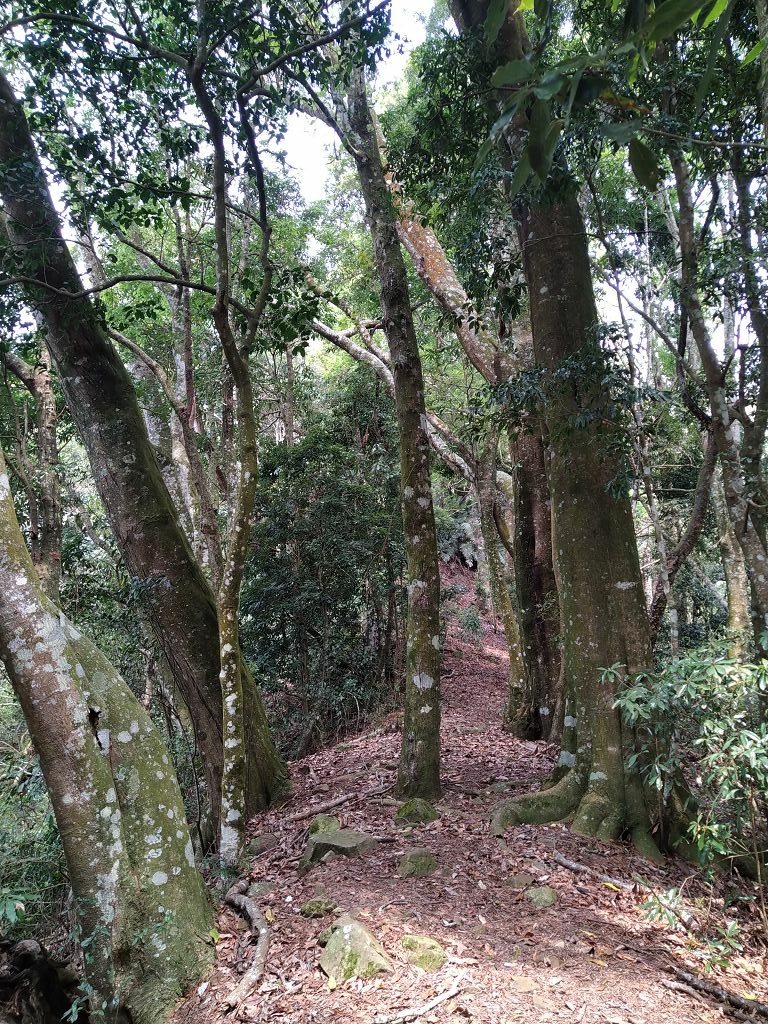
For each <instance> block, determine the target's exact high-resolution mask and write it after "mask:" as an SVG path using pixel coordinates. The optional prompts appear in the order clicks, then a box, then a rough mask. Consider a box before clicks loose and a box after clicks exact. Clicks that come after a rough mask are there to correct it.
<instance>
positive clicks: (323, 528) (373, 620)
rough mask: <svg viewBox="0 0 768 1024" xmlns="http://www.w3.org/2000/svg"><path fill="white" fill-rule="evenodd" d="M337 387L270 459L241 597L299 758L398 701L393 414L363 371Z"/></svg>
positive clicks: (260, 667)
mask: <svg viewBox="0 0 768 1024" xmlns="http://www.w3.org/2000/svg"><path fill="white" fill-rule="evenodd" d="M333 385H334V395H333V397H331V396H329V395H327V393H325V394H324V393H323V391H324V388H323V387H322V385H320V384H319V382H318V387H319V388H320V389H321V390H320V393H319V394H318V396H317V407H316V408H315V409H314V411H313V412H312V413H311V414H310V417H309V422H308V423H307V424H306V429H305V432H304V434H303V436H302V437H301V439H300V440H298V441H297V442H296V443H295V445H293V446H292V447H288V446H287V445H285V444H272V445H270V446H269V447H268V448H266V449H265V451H264V453H263V457H262V465H261V479H260V486H259V492H258V496H257V504H256V523H255V528H254V532H253V543H252V549H251V554H250V559H249V565H248V572H247V576H246V581H245V585H244V591H243V601H242V609H243V624H242V637H243V643H244V649H245V651H246V654H247V656H248V657H249V659H250V660H251V661H252V662H253V664H254V667H255V671H256V677H257V679H258V680H259V682H260V684H261V686H262V687H263V688H264V690H265V691H266V693H267V695H268V696H269V698H270V700H271V703H272V706H273V714H274V719H275V721H276V723H278V730H279V733H280V739H281V742H282V744H283V746H284V747H285V749H286V750H288V751H290V752H291V753H292V754H294V755H297V754H300V753H302V752H306V751H307V750H310V749H313V748H314V747H316V746H317V745H318V744H319V743H321V742H322V741H323V740H325V739H327V738H328V737H329V736H331V735H334V734H338V733H339V732H343V731H344V730H345V729H347V728H349V727H350V726H351V725H353V724H357V723H359V722H360V721H361V719H362V718H364V717H365V715H366V714H367V713H368V712H369V711H371V710H372V709H373V708H375V707H376V705H377V704H378V703H380V702H382V701H384V700H387V699H388V698H389V697H390V696H391V692H392V686H393V682H394V677H393V673H394V672H395V671H396V648H397V643H398V638H399V635H400V624H399V623H400V615H401V613H402V608H401V602H402V593H401V586H400V579H401V574H402V558H403V554H402V547H401V545H402V535H401V526H400V520H399V500H398V467H397V463H396V461H395V458H394V457H393V453H395V452H396V450H397V446H396V443H395V436H396V435H395V433H394V429H395V428H394V424H393V420H392V413H391V409H390V407H389V402H388V399H387V398H386V397H385V396H384V395H383V394H382V391H381V388H380V385H379V384H378V382H377V381H376V380H375V379H373V378H372V377H371V375H370V373H369V372H367V371H364V370H361V369H355V370H354V371H352V372H351V373H348V374H346V375H343V376H342V375H340V376H339V377H337V378H336V379H335V380H334V381H333ZM328 399H330V401H329V402H328V405H327V406H326V408H324V409H321V408H319V406H321V405H322V404H323V402H324V401H326V400H328Z"/></svg>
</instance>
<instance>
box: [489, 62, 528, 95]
mask: <svg viewBox="0 0 768 1024" xmlns="http://www.w3.org/2000/svg"><path fill="white" fill-rule="evenodd" d="M532 73H533V65H532V64H531V62H530V61H529V60H511V61H509V63H508V64H502V65H501V67H500V68H496V70H495V71H494V73H493V76H492V78H491V85H493V86H495V88H497V89H500V88H502V87H503V86H505V85H517V83H518V82H524V81H526V80H527V79H529V78H530V77H531V74H532Z"/></svg>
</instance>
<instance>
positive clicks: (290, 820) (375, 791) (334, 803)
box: [280, 786, 392, 824]
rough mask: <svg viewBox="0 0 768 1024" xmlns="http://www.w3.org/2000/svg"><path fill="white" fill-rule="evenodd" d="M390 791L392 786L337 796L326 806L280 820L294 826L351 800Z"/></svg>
mask: <svg viewBox="0 0 768 1024" xmlns="http://www.w3.org/2000/svg"><path fill="white" fill-rule="evenodd" d="M390 789H392V786H384V787H383V788H381V789H369V790H368V792H367V793H345V794H344V796H337V797H335V798H334V799H333V800H326V802H325V803H324V804H315V805H314V806H313V807H310V808H309V809H308V810H306V811H299V813H298V814H288V815H286V816H285V817H284V818H281V819H280V820H281V822H285V823H286V824H293V823H294V822H297V821H303V820H304V819H305V818H311V817H312V815H313V814H322V812H323V811H330V810H331V809H332V808H334V807H340V806H341V804H346V803H349V801H350V800H354V799H355V798H356V797H357V798H358V799H360V800H363V799H364V798H365V797H368V796H377V795H378V794H379V793H386V792H387V791H388V790H390Z"/></svg>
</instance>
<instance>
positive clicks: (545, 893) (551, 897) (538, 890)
mask: <svg viewBox="0 0 768 1024" xmlns="http://www.w3.org/2000/svg"><path fill="white" fill-rule="evenodd" d="M525 898H526V899H528V900H530V901H531V903H532V904H533V905H534V907H539V909H540V910H543V909H544V908H545V907H554V905H555V904H556V903H557V893H556V892H555V890H554V889H553V888H552V887H551V886H549V885H538V886H535V887H534V888H533V889H529V890H528V891H527V892H526V894H525Z"/></svg>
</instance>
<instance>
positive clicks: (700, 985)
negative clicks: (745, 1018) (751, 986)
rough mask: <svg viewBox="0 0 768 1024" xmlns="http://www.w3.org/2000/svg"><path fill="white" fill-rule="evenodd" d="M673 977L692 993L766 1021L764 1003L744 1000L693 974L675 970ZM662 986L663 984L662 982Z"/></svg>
mask: <svg viewBox="0 0 768 1024" xmlns="http://www.w3.org/2000/svg"><path fill="white" fill-rule="evenodd" d="M674 975H675V977H676V978H677V979H678V982H682V985H683V986H686V987H687V988H688V989H689V990H691V989H693V991H694V992H701V993H703V994H704V995H706V996H709V997H710V998H712V999H716V1000H717V1001H718V1002H719V1003H725V1005H726V1006H733V1007H735V1008H736V1009H737V1010H743V1011H744V1012H745V1013H749V1014H757V1015H758V1016H760V1017H764V1018H765V1019H767V1020H768V1006H767V1005H766V1004H765V1003H759V1002H758V1001H757V1000H756V999H745V998H744V997H743V996H737V995H736V994H735V993H733V992H728V991H727V990H726V989H724V988H721V987H720V986H719V985H714V984H713V983H712V982H711V981H704V980H703V979H702V978H697V977H696V976H695V975H694V974H689V973H688V972H687V971H681V970H677V969H675V970H674ZM662 984H665V983H664V982H662ZM672 984H674V983H670V987H671V985H672ZM681 987H682V986H681ZM675 988H676V989H677V988H678V986H677V985H675ZM749 1019H750V1020H753V1019H754V1018H753V1017H750V1018H749Z"/></svg>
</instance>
